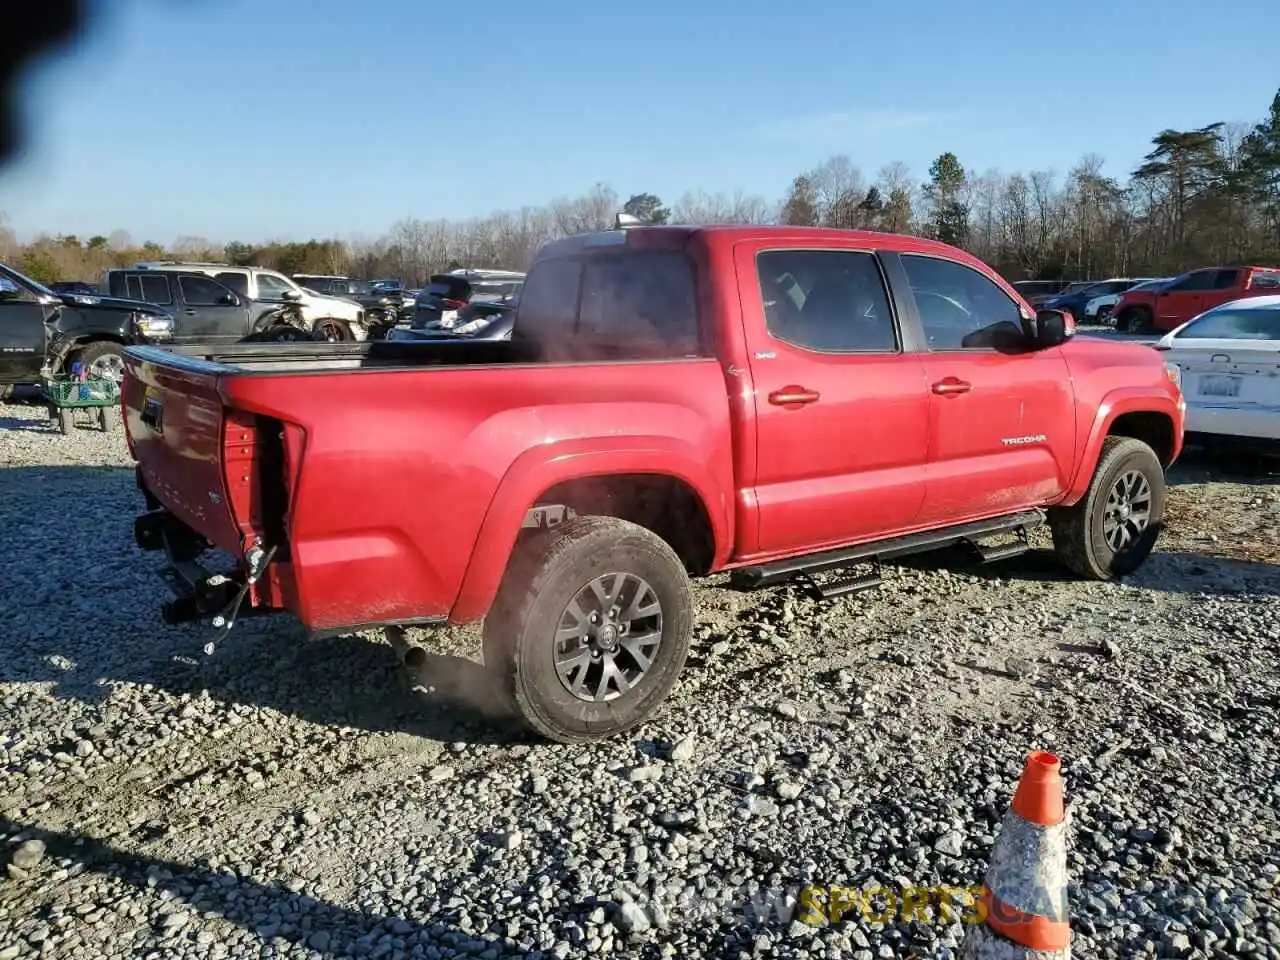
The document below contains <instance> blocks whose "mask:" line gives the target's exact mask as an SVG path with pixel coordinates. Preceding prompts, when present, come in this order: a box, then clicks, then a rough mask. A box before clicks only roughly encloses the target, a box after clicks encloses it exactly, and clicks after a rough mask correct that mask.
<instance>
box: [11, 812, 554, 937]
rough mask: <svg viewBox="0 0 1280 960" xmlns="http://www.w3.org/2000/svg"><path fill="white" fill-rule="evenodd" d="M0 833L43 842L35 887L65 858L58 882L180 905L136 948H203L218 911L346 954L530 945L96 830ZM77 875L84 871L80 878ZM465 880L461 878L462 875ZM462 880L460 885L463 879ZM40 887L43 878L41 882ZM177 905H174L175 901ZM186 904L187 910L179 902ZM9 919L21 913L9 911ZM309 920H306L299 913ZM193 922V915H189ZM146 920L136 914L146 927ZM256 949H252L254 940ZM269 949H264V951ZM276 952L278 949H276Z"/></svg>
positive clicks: (256, 928) (16, 883) (245, 925)
mask: <svg viewBox="0 0 1280 960" xmlns="http://www.w3.org/2000/svg"><path fill="white" fill-rule="evenodd" d="M0 835H3V836H5V837H7V838H9V840H10V844H13V843H16V842H17V841H18V840H23V841H25V840H39V841H41V842H43V843H44V844H45V847H46V858H47V859H46V861H45V862H44V863H42V864H40V865H38V866H37V867H36V868H35V870H36V871H37V873H36V875H35V876H34V877H33V878H32V880H31V881H30V882H31V883H32V886H33V887H34V886H35V885H37V884H41V881H40V879H39V878H40V874H42V873H44V872H45V871H51V870H52V869H53V868H52V866H50V865H48V860H49V859H54V860H68V861H71V863H72V864H74V865H78V866H81V867H82V868H83V872H81V873H80V874H79V876H78V877H75V878H71V879H67V880H63V881H62V882H61V883H60V884H59V886H61V887H63V888H67V887H73V888H74V886H75V885H78V884H81V883H82V882H84V880H88V881H90V882H92V883H95V884H100V883H101V881H100V880H97V879H96V878H97V877H106V878H111V879H112V880H114V881H116V882H118V883H122V884H126V885H128V886H130V887H133V888H135V889H136V890H137V891H138V893H140V894H142V895H143V896H145V897H146V898H147V900H148V901H150V902H153V903H154V904H155V905H156V906H159V905H160V903H161V901H162V900H166V901H168V904H167V905H166V910H165V912H166V913H173V912H185V913H187V914H188V915H189V918H190V919H189V921H188V922H187V923H186V924H185V925H180V926H175V927H170V928H169V929H168V930H166V929H165V928H164V927H163V925H161V926H160V927H159V929H156V930H154V932H150V934H149V935H147V934H145V933H144V934H143V935H142V936H140V937H138V939H137V940H134V941H133V943H132V947H133V952H134V954H135V955H138V956H141V955H142V954H144V953H147V954H151V952H152V950H156V951H159V952H157V953H155V954H154V955H156V956H159V955H164V956H170V955H173V954H175V953H185V952H187V951H190V950H193V949H195V950H197V951H200V950H201V949H202V948H200V947H198V946H197V941H196V935H197V933H199V932H201V931H202V930H216V929H217V928H216V927H214V926H213V925H212V924H209V923H208V921H202V920H201V919H200V918H199V916H198V914H200V913H203V914H205V915H206V916H207V915H208V914H210V913H216V914H217V915H218V916H220V917H221V918H223V919H224V920H225V921H227V922H230V923H232V924H235V925H236V926H237V927H240V928H242V929H244V930H246V931H249V932H250V933H251V934H253V935H254V936H255V937H256V938H258V940H259V941H260V944H261V946H263V947H266V946H267V945H268V944H271V943H272V942H273V941H275V950H276V951H279V950H280V944H279V941H280V940H283V941H285V942H286V943H288V944H289V945H291V946H293V947H296V948H300V949H303V950H304V951H305V952H306V953H307V955H309V956H316V955H319V956H324V957H345V956H359V955H362V954H363V955H368V954H370V953H373V952H374V951H375V949H376V947H377V945H378V943H379V941H384V942H391V941H392V940H393V939H394V940H398V941H399V942H400V944H402V945H403V949H398V950H397V954H396V955H397V956H402V955H405V954H406V953H408V952H412V953H413V955H414V956H419V955H422V954H423V952H424V951H425V949H426V948H427V947H428V946H432V945H435V946H437V947H440V948H444V949H450V948H452V949H462V950H463V952H464V953H466V954H468V955H472V956H475V955H479V954H480V953H482V952H485V951H491V952H490V953H485V955H486V956H490V955H499V956H527V955H528V953H529V950H527V949H520V948H519V947H518V946H516V945H513V944H508V943H504V942H503V941H502V940H499V939H497V938H495V937H493V936H491V935H487V934H467V933H464V932H463V931H462V930H461V928H460V927H459V925H458V924H457V923H455V922H452V921H451V920H450V919H449V918H448V917H447V916H437V917H433V918H432V919H431V920H430V921H426V920H412V919H409V918H407V917H397V916H394V915H391V914H386V915H383V914H378V913H374V912H371V911H368V910H363V909H357V908H353V907H343V906H338V905H337V904H333V903H328V902H326V901H325V900H323V899H319V898H318V897H314V896H309V895H307V894H305V893H299V892H295V891H294V890H291V889H289V888H288V887H286V886H284V885H282V884H276V883H260V882H258V881H256V880H253V879H250V878H247V877H244V876H240V875H237V874H235V873H232V872H229V871H222V870H213V869H210V868H209V867H208V866H206V865H204V864H202V863H195V864H183V863H177V862H174V861H171V860H163V859H159V858H156V857H150V856H146V855H145V854H139V853H131V852H129V851H127V850H123V849H121V848H119V847H115V846H112V845H110V844H107V843H104V842H103V841H101V840H97V839H94V838H93V837H89V836H83V835H80V834H75V833H69V832H60V831H56V830H48V829H44V828H42V827H39V826H36V825H33V824H27V823H21V822H16V821H13V820H10V819H8V818H4V817H0ZM81 878H84V880H82V879H81ZM460 879H462V878H460ZM25 882H27V881H23V880H12V881H10V883H9V884H8V888H9V891H10V892H9V893H8V894H7V897H16V896H17V895H18V894H19V893H20V892H21V886H20V885H21V884H22V883H25ZM460 885H461V884H460ZM41 886H43V884H41ZM175 906H176V907H178V908H179V910H178V911H174V909H173V908H174V907H175ZM183 908H185V909H183ZM268 916H275V917H293V918H296V919H297V921H298V922H295V923H292V924H281V923H276V924H274V925H273V927H272V929H271V930H270V931H269V932H267V931H265V930H264V928H263V924H264V923H265V921H264V920H263V919H262V918H264V917H268ZM11 917H12V918H14V919H20V917H15V916H14V915H13V914H11ZM304 918H305V920H306V923H305V925H304V924H303V922H302V921H303V920H304ZM191 921H194V922H191ZM144 924H145V921H141V920H140V921H138V927H139V928H142V929H145V928H144ZM254 949H255V954H256V950H257V947H255V948H254ZM264 955H267V954H264ZM277 955H278V954H277Z"/></svg>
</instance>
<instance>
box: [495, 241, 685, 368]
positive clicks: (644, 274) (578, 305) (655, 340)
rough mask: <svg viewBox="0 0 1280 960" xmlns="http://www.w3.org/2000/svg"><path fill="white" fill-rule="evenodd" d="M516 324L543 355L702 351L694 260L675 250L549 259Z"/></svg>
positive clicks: (526, 292) (534, 274) (648, 355)
mask: <svg viewBox="0 0 1280 960" xmlns="http://www.w3.org/2000/svg"><path fill="white" fill-rule="evenodd" d="M515 329H516V336H517V337H518V338H519V339H520V340H525V341H534V342H535V343H536V344H537V347H538V349H539V352H540V353H541V354H542V356H543V357H544V359H551V360H554V359H563V360H567V359H574V358H581V359H604V358H619V359H623V358H627V359H658V358H663V357H686V356H696V355H697V354H698V353H699V352H700V343H699V334H698V298H697V288H696V286H695V283H694V272H693V265H692V264H691V263H690V261H689V258H688V257H687V256H685V255H684V254H683V253H679V252H677V251H674V250H628V251H625V252H617V253H613V252H610V253H593V254H587V255H583V256H580V257H568V258H563V259H557V260H546V261H543V262H541V263H538V264H535V265H534V267H533V269H532V270H531V271H530V273H529V276H528V279H527V280H526V281H525V282H524V284H523V288H522V290H521V292H520V306H519V309H518V312H517V315H516V321H515Z"/></svg>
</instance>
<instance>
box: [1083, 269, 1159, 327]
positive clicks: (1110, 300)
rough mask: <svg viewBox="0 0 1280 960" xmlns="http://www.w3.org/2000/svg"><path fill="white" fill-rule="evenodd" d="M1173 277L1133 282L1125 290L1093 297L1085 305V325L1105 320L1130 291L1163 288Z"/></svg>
mask: <svg viewBox="0 0 1280 960" xmlns="http://www.w3.org/2000/svg"><path fill="white" fill-rule="evenodd" d="M1171 279H1173V278H1172V277H1149V278H1144V279H1139V280H1133V281H1131V283H1132V285H1131V286H1128V287H1125V288H1124V289H1123V290H1113V291H1111V292H1110V293H1104V294H1102V295H1101V296H1097V297H1093V298H1092V299H1090V300H1089V302H1088V303H1086V304H1085V305H1084V321H1085V323H1097V322H1098V321H1099V320H1103V319H1105V318H1106V317H1107V316H1108V315H1109V314H1110V313H1111V311H1112V310H1114V309H1115V305H1116V304H1117V303H1119V302H1120V298H1121V297H1123V296H1124V295H1125V294H1126V293H1128V292H1129V291H1130V290H1151V289H1152V288H1154V287H1159V286H1162V285H1164V284H1166V283H1168V282H1169V281H1170V280H1171Z"/></svg>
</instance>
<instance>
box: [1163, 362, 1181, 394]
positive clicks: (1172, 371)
mask: <svg viewBox="0 0 1280 960" xmlns="http://www.w3.org/2000/svg"><path fill="white" fill-rule="evenodd" d="M1164 372H1165V373H1167V374H1168V375H1169V379H1170V380H1172V381H1173V385H1174V386H1175V387H1177V388H1178V389H1179V390H1181V389H1182V368H1181V367H1180V366H1178V365H1177V364H1176V363H1166V364H1165V365H1164Z"/></svg>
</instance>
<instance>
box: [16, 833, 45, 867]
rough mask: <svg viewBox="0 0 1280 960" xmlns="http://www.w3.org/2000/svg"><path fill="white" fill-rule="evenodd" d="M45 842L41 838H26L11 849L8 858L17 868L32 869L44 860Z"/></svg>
mask: <svg viewBox="0 0 1280 960" xmlns="http://www.w3.org/2000/svg"><path fill="white" fill-rule="evenodd" d="M44 855H45V844H44V841H43V840H27V841H26V842H24V843H22V844H20V845H19V846H18V848H17V849H16V850H14V851H13V856H12V858H11V859H10V863H12V864H13V865H14V866H15V867H17V868H18V869H19V870H34V869H35V868H36V867H38V866H39V865H40V862H41V861H42V860H44Z"/></svg>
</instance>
